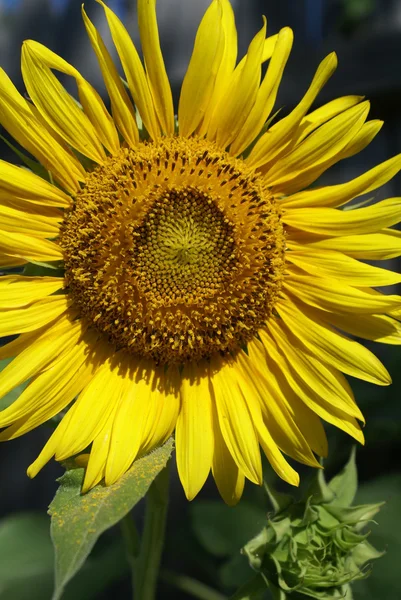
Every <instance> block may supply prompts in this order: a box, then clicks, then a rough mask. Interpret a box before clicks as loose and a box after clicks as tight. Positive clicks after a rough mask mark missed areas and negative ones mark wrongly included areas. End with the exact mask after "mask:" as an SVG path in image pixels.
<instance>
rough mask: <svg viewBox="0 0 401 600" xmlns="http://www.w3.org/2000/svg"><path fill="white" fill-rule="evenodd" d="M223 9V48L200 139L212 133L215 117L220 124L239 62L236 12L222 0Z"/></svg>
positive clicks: (207, 102)
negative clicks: (227, 93)
mask: <svg viewBox="0 0 401 600" xmlns="http://www.w3.org/2000/svg"><path fill="white" fill-rule="evenodd" d="M221 9H222V14H221V24H222V29H223V35H222V38H221V41H220V43H221V48H219V51H220V52H221V59H220V55H219V54H218V55H217V56H216V59H215V63H216V64H215V65H214V66H217V65H218V68H217V72H216V77H215V81H214V87H213V91H212V92H211V94H210V98H209V100H208V99H207V98H206V99H205V109H204V110H205V116H204V118H203V121H202V123H201V124H200V126H199V128H198V129H197V134H198V135H199V136H200V137H203V136H204V135H207V134H208V132H209V131H210V123H211V120H212V118H213V117H214V118H213V120H214V121H217V122H218V119H219V117H220V112H219V111H220V102H221V99H222V97H223V96H224V94H225V92H226V90H227V86H228V83H229V81H230V79H231V76H232V73H233V71H234V68H235V63H236V60H237V52H238V47H237V28H236V26H235V17H234V11H233V9H232V6H231V4H230V2H229V0H221ZM215 129H216V123H215V125H214V131H215Z"/></svg>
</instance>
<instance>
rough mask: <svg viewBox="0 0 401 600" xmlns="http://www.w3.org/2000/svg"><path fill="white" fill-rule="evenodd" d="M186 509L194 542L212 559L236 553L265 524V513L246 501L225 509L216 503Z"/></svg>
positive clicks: (205, 503) (223, 505) (201, 504)
mask: <svg viewBox="0 0 401 600" xmlns="http://www.w3.org/2000/svg"><path fill="white" fill-rule="evenodd" d="M190 510H191V517H192V527H193V531H194V533H195V535H196V537H197V538H198V541H199V542H200V544H201V545H202V546H203V547H204V548H205V549H206V550H207V551H208V552H210V554H213V555H214V556H222V557H223V556H224V557H225V556H229V555H230V554H233V553H234V552H238V551H239V550H240V548H241V547H242V546H243V545H244V544H245V543H246V542H247V541H248V540H249V539H250V538H252V537H253V536H255V535H256V534H257V533H258V532H259V531H260V529H261V528H262V527H263V526H264V525H265V523H266V513H265V511H263V510H262V509H261V508H258V507H256V506H253V505H251V504H247V503H246V502H241V504H238V505H237V506H235V507H229V506H226V505H225V504H223V503H222V502H220V501H219V502H215V501H204V502H201V501H198V502H197V503H196V504H192V505H191V507H190ZM233 523H235V526H233Z"/></svg>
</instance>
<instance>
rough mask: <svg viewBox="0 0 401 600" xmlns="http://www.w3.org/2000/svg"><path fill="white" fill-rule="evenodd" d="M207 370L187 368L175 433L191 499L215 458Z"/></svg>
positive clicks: (180, 466)
mask: <svg viewBox="0 0 401 600" xmlns="http://www.w3.org/2000/svg"><path fill="white" fill-rule="evenodd" d="M210 394H211V392H210V386H209V377H208V372H207V369H206V368H205V367H204V366H202V367H200V368H199V369H195V368H194V367H193V366H192V365H191V364H190V365H187V366H186V367H184V371H183V373H182V382H181V410H180V414H179V415H178V418H177V426H176V432H175V443H176V454H177V469H178V474H179V476H180V480H181V483H182V486H183V488H184V491H185V495H186V497H187V498H188V500H192V499H193V498H195V496H196V495H197V493H198V492H199V490H200V489H201V488H202V486H203V484H204V483H205V481H206V479H207V477H208V475H209V472H210V468H211V466H212V458H213V444H214V440H213V422H212V399H211V396H210Z"/></svg>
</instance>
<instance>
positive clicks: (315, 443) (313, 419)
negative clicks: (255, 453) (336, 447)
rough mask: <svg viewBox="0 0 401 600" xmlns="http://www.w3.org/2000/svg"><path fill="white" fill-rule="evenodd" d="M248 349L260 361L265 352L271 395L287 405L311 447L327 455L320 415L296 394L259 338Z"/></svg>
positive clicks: (281, 403)
mask: <svg viewBox="0 0 401 600" xmlns="http://www.w3.org/2000/svg"><path fill="white" fill-rule="evenodd" d="M248 351H249V356H250V358H251V360H255V361H257V362H258V363H259V362H260V361H261V360H262V357H261V353H263V358H264V362H265V365H266V367H265V370H266V369H267V370H268V371H267V372H268V376H267V374H266V375H265V376H264V379H265V382H264V384H265V385H266V387H268V388H269V389H270V395H272V396H273V397H274V398H275V399H276V402H277V403H278V405H279V406H284V407H286V410H287V411H288V412H289V413H290V415H291V419H292V420H293V421H294V422H295V423H296V424H297V426H298V427H299V429H300V431H301V432H302V435H303V436H304V437H305V439H306V442H307V444H308V445H309V446H310V448H312V450H313V451H314V452H315V453H316V454H318V455H319V456H327V454H328V443H327V437H326V432H325V431H324V428H323V425H322V422H321V420H320V419H319V417H318V416H317V415H316V414H315V413H314V412H313V411H312V410H311V409H310V408H308V407H307V406H306V405H305V404H304V403H303V402H302V401H301V400H300V398H299V397H298V396H297V395H296V393H295V392H294V390H293V389H292V388H291V386H290V385H289V384H288V382H287V379H286V378H285V376H284V375H283V373H282V372H281V371H280V369H278V368H277V365H276V364H275V363H274V362H273V361H272V359H271V357H270V356H268V354H267V353H266V349H265V348H264V346H263V344H262V343H261V342H259V341H258V340H257V339H254V340H252V341H251V342H250V343H249V344H248ZM261 372H262V371H261ZM269 397H270V396H269Z"/></svg>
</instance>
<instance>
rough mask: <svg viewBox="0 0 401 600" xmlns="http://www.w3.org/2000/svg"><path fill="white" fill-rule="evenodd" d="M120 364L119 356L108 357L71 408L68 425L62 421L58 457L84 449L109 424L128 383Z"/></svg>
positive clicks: (66, 456) (67, 455)
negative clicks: (117, 357) (114, 357)
mask: <svg viewBox="0 0 401 600" xmlns="http://www.w3.org/2000/svg"><path fill="white" fill-rule="evenodd" d="M117 363H118V360H117V359H116V360H115V361H114V360H113V359H107V360H106V361H105V362H104V363H103V364H102V365H101V366H100V367H99V368H98V369H97V371H96V372H95V374H94V375H93V377H92V378H91V379H90V381H89V383H88V384H87V385H86V387H85V388H84V389H83V390H82V392H81V393H80V395H79V396H78V399H77V400H76V401H75V403H74V404H73V405H72V407H71V408H70V409H69V411H68V416H69V421H68V422H66V425H63V423H64V420H63V421H61V423H60V425H59V428H60V431H61V432H62V435H61V436H60V439H59V441H58V444H57V449H56V452H55V455H56V459H57V460H65V459H66V458H68V457H69V456H73V455H74V454H78V453H79V452H82V450H84V449H85V448H86V447H87V446H88V445H89V444H90V443H91V442H92V441H93V439H94V438H95V437H96V436H97V435H98V434H99V433H100V431H101V430H102V429H103V427H104V425H105V424H106V423H107V421H108V419H109V418H110V415H111V413H112V411H113V408H114V406H115V405H116V404H117V403H118V402H119V400H120V396H121V393H122V390H123V387H124V383H125V378H124V375H123V370H122V369H119V367H118V364H117ZM67 424H68V426H67ZM83 424H85V425H84V426H83Z"/></svg>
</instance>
